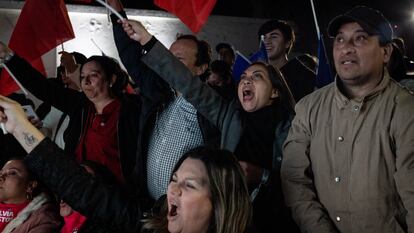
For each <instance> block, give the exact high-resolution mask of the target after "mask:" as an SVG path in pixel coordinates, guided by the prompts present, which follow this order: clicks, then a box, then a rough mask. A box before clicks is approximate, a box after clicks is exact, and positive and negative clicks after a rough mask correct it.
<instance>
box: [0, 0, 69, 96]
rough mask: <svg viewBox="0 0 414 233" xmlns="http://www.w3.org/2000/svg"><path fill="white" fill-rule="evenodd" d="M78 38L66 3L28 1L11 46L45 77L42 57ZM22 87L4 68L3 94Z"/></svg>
mask: <svg viewBox="0 0 414 233" xmlns="http://www.w3.org/2000/svg"><path fill="white" fill-rule="evenodd" d="M73 38H75V34H74V33H73V29H72V24H71V23H70V19H69V15H68V11H67V9H66V5H65V3H64V2H63V0H26V2H25V4H24V6H23V8H22V10H21V12H20V16H19V19H18V20H17V23H16V26H15V27H14V31H13V34H12V36H11V38H10V42H9V47H10V48H11V49H12V50H13V51H14V52H15V53H17V54H19V56H21V57H23V58H25V59H26V60H27V61H29V62H30V63H31V64H32V66H33V67H34V68H36V69H37V70H39V71H40V72H42V73H43V74H46V72H45V68H44V66H43V62H42V60H41V56H42V55H43V54H45V53H46V52H48V51H49V50H51V49H53V48H55V47H56V46H57V45H59V44H61V43H63V42H65V41H68V40H70V39H73ZM18 89H19V87H18V86H17V84H16V83H15V82H14V81H13V80H12V78H11V77H10V75H9V74H8V73H7V71H6V70H5V69H3V71H2V73H1V78H0V94H2V95H9V94H11V93H13V92H15V91H16V90H18Z"/></svg>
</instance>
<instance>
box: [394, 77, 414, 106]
mask: <svg viewBox="0 0 414 233" xmlns="http://www.w3.org/2000/svg"><path fill="white" fill-rule="evenodd" d="M390 86H391V88H392V90H393V92H394V93H395V94H394V101H395V102H396V103H398V104H404V105H406V104H407V105H410V106H412V107H413V108H414V106H413V105H414V92H413V91H412V90H410V89H409V88H407V87H406V86H403V85H401V84H400V83H398V82H397V81H395V80H391V83H390Z"/></svg>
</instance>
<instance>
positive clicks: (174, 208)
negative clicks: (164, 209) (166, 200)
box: [168, 204, 177, 217]
mask: <svg viewBox="0 0 414 233" xmlns="http://www.w3.org/2000/svg"><path fill="white" fill-rule="evenodd" d="M168 215H169V216H171V217H174V216H177V206H176V205H174V204H171V206H170V211H169V212H168Z"/></svg>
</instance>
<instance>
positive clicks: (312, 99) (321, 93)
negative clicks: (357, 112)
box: [296, 82, 335, 106]
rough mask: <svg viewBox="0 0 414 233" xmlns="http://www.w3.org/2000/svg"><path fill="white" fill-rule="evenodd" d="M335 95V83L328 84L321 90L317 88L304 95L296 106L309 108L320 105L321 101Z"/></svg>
mask: <svg viewBox="0 0 414 233" xmlns="http://www.w3.org/2000/svg"><path fill="white" fill-rule="evenodd" d="M334 93H335V82H332V83H331V84H328V85H326V86H324V87H322V88H319V89H317V90H315V91H313V92H312V93H310V94H308V95H306V96H305V97H303V98H302V99H301V100H299V102H298V103H297V104H296V105H305V106H311V105H314V104H316V103H320V102H321V101H322V100H326V99H327V98H333V96H334Z"/></svg>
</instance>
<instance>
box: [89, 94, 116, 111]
mask: <svg viewBox="0 0 414 233" xmlns="http://www.w3.org/2000/svg"><path fill="white" fill-rule="evenodd" d="M114 99H115V98H111V97H108V98H105V99H103V100H99V101H96V102H94V103H93V104H94V106H95V110H96V113H98V114H102V112H103V109H104V108H105V107H106V106H107V105H108V104H110V103H111V102H112V101H113V100H114Z"/></svg>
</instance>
